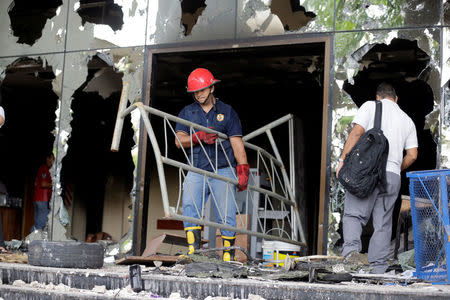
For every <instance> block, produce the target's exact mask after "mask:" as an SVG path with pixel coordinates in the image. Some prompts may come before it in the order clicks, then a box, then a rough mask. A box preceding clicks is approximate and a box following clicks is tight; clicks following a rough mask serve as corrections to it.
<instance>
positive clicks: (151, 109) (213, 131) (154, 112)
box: [144, 106, 228, 139]
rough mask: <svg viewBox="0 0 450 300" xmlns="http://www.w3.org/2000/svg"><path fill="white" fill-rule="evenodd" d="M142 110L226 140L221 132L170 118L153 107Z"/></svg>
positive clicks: (145, 107) (225, 136)
mask: <svg viewBox="0 0 450 300" xmlns="http://www.w3.org/2000/svg"><path fill="white" fill-rule="evenodd" d="M144 109H145V110H146V111H148V112H149V113H152V114H154V115H157V116H159V117H161V118H167V119H169V120H170V121H173V122H177V123H180V124H183V125H186V126H189V127H194V128H196V129H200V130H202V131H205V132H208V133H215V134H217V135H218V136H219V137H220V138H223V139H228V136H227V135H226V134H224V133H222V132H219V131H216V130H214V129H211V128H208V127H205V126H202V125H198V124H197V123H192V122H189V121H187V120H185V119H181V118H178V117H175V116H172V115H170V114H168V113H165V112H162V111H160V110H158V109H155V108H153V107H150V106H144Z"/></svg>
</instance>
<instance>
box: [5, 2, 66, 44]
mask: <svg viewBox="0 0 450 300" xmlns="http://www.w3.org/2000/svg"><path fill="white" fill-rule="evenodd" d="M61 5H62V1H61V0H40V1H28V0H14V1H12V2H11V5H10V6H9V9H8V14H9V17H10V19H11V29H12V31H13V34H14V36H17V37H18V38H19V39H18V41H17V42H18V43H24V44H28V45H33V44H34V42H35V41H36V40H37V39H39V38H40V37H41V36H42V29H43V28H44V26H45V24H46V22H47V19H51V18H53V17H54V16H55V15H56V10H57V9H58V7H59V6H61Z"/></svg>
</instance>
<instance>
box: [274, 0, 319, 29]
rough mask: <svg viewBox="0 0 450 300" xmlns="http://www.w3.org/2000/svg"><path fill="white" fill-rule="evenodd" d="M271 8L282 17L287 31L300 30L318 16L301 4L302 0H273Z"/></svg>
mask: <svg viewBox="0 0 450 300" xmlns="http://www.w3.org/2000/svg"><path fill="white" fill-rule="evenodd" d="M270 10H271V11H272V13H273V14H276V15H277V16H278V17H279V18H280V20H281V22H282V23H283V26H284V29H285V30H286V31H289V30H290V31H293V30H298V29H300V28H302V27H303V26H305V25H306V24H308V22H309V21H311V20H312V19H314V18H315V17H316V15H315V14H314V13H313V12H307V11H306V9H305V8H304V7H303V6H301V5H300V0H272V4H271V5H270Z"/></svg>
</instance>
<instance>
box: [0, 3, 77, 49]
mask: <svg viewBox="0 0 450 300" xmlns="http://www.w3.org/2000/svg"><path fill="white" fill-rule="evenodd" d="M27 5H28V2H27ZM55 5H56V4H55ZM67 5H68V4H67V1H64V2H63V4H62V5H60V6H57V8H56V9H51V8H50V9H49V13H50V15H48V16H47V17H44V18H43V16H42V11H41V10H32V8H31V7H30V10H27V9H26V8H24V7H20V9H18V8H19V6H15V5H14V2H13V1H0V28H2V30H1V31H0V40H1V41H2V46H1V47H0V55H1V56H17V55H26V54H35V53H48V52H57V51H61V52H62V51H64V43H65V41H64V40H65V28H66V16H67ZM42 6H44V5H42ZM18 10H19V11H18ZM9 12H12V16H11V17H12V20H11V18H10V14H9ZM23 15H25V16H26V18H27V22H24V20H23V18H22V17H23ZM30 20H33V22H31V21H30ZM30 23H31V24H33V30H31V29H30V28H29V27H28V25H29V24H30ZM27 32H28V34H27ZM19 35H20V36H22V37H18V36H19ZM31 44H32V45H33V47H30V45H31Z"/></svg>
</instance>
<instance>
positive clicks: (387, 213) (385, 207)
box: [336, 83, 418, 274]
mask: <svg viewBox="0 0 450 300" xmlns="http://www.w3.org/2000/svg"><path fill="white" fill-rule="evenodd" d="M376 99H377V101H367V102H365V103H364V104H363V105H362V106H361V107H360V108H359V110H358V112H357V114H356V116H355V118H354V119H353V122H352V124H353V129H352V131H351V132H350V135H349V137H348V138H347V141H346V142H345V145H344V149H343V151H342V154H341V156H340V158H339V165H338V168H337V171H336V176H337V177H338V176H339V172H340V171H341V169H342V167H343V165H344V163H345V162H344V159H345V158H346V156H347V155H349V154H350V152H351V150H352V148H353V147H354V146H355V145H356V144H357V142H358V140H359V139H360V137H361V136H362V135H363V134H364V132H366V131H368V130H370V129H372V128H373V127H374V120H375V110H376V106H377V105H375V104H376V102H378V101H380V102H381V104H382V105H381V106H382V115H381V131H382V133H383V134H384V136H385V137H386V139H387V141H388V143H389V145H388V147H389V148H388V149H389V152H388V156H387V162H386V173H385V175H384V174H383V175H384V176H385V178H383V179H385V180H380V183H379V184H378V185H377V186H376V187H375V188H374V190H373V191H372V192H371V193H370V194H369V195H368V196H366V197H364V198H358V197H357V196H355V195H354V194H351V193H350V192H348V191H347V192H346V195H345V204H344V205H345V207H344V217H343V234H344V245H343V249H342V255H343V256H344V257H345V258H346V261H358V260H359V261H360V253H359V252H360V251H361V248H362V247H361V232H362V227H363V226H364V225H366V224H367V222H368V221H369V218H370V216H371V215H372V219H373V227H374V233H373V235H372V237H371V239H370V243H369V251H368V261H369V263H370V265H371V267H372V271H371V272H372V273H378V274H379V273H384V272H385V271H386V269H387V267H388V265H387V261H386V260H387V256H388V254H389V250H390V240H391V232H392V212H393V209H394V204H395V201H396V199H397V196H398V193H399V190H400V172H401V171H402V170H404V169H406V168H408V167H409V166H410V165H411V164H412V163H413V162H414V161H415V160H416V159H417V146H418V144H417V133H416V128H415V126H414V123H413V121H412V120H411V118H410V117H408V115H407V114H406V113H405V112H403V111H402V110H401V109H400V107H399V106H398V105H397V100H398V97H397V94H396V92H395V90H394V88H393V87H392V86H391V85H390V84H387V83H382V84H380V85H379V86H378V87H377V93H376ZM403 150H406V155H405V156H403ZM346 161H347V160H346ZM383 171H384V170H383ZM383 173H384V172H383ZM383 181H384V182H383ZM381 183H384V184H381Z"/></svg>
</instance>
